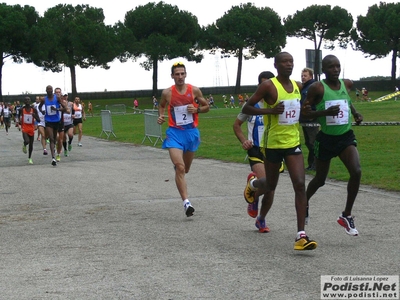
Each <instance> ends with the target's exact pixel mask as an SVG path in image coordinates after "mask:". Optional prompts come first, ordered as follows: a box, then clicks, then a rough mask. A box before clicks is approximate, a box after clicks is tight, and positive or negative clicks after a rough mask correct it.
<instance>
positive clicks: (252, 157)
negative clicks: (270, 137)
mask: <svg viewBox="0 0 400 300" xmlns="http://www.w3.org/2000/svg"><path fill="white" fill-rule="evenodd" d="M247 157H248V159H249V163H250V166H251V167H252V166H254V165H256V164H263V163H264V159H265V156H264V153H263V152H262V150H261V148H260V147H257V146H253V147H252V148H251V149H249V150H247Z"/></svg>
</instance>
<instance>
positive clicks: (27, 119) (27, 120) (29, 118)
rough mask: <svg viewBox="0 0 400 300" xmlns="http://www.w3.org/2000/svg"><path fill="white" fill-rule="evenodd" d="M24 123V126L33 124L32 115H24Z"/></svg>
mask: <svg viewBox="0 0 400 300" xmlns="http://www.w3.org/2000/svg"><path fill="white" fill-rule="evenodd" d="M24 123H25V124H33V117H32V115H26V114H24Z"/></svg>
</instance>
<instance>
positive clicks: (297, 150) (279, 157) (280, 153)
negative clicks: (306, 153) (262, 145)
mask: <svg viewBox="0 0 400 300" xmlns="http://www.w3.org/2000/svg"><path fill="white" fill-rule="evenodd" d="M302 153H303V151H302V150H301V146H300V145H297V146H296V147H293V148H288V149H271V148H267V149H266V150H265V159H266V160H268V161H269V162H271V163H273V164H280V163H282V162H283V160H284V158H285V157H286V156H289V155H299V154H302Z"/></svg>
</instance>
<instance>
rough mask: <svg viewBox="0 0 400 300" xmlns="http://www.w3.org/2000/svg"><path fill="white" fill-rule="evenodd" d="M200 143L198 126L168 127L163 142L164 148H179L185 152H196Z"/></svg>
mask: <svg viewBox="0 0 400 300" xmlns="http://www.w3.org/2000/svg"><path fill="white" fill-rule="evenodd" d="M199 145H200V131H199V130H198V129H197V128H191V129H178V128H175V127H168V129H167V131H166V138H165V140H164V142H163V144H162V148H163V149H168V148H177V149H181V150H182V151H183V152H187V151H190V152H195V151H196V150H197V149H198V148H199Z"/></svg>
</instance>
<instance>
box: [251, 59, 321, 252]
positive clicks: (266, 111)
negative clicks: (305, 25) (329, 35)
mask: <svg viewBox="0 0 400 300" xmlns="http://www.w3.org/2000/svg"><path fill="white" fill-rule="evenodd" d="M274 66H275V68H276V69H277V72H278V75H277V76H276V77H274V78H271V79H270V80H266V81H264V82H263V83H261V84H260V85H259V86H258V87H257V90H256V91H255V93H254V94H253V95H252V96H251V97H250V99H249V101H247V103H246V105H244V106H243V113H245V114H249V115H260V114H262V115H268V116H267V117H265V119H264V122H265V125H264V126H265V133H264V139H263V147H265V162H264V165H265V176H266V177H265V182H262V180H259V179H257V178H256V177H255V176H252V177H250V178H249V180H248V182H247V186H246V189H245V191H244V194H245V198H246V201H247V202H248V203H250V204H251V203H253V202H254V191H256V190H257V189H258V188H265V192H264V199H263V202H264V201H265V202H267V203H272V202H273V199H274V195H275V189H276V186H277V184H278V180H279V174H280V173H279V169H280V167H281V164H282V161H283V160H285V164H286V167H287V169H288V171H289V174H290V179H291V181H292V186H293V189H294V192H295V199H294V200H295V208H296V215H297V234H296V237H295V242H294V250H313V249H315V248H316V247H317V243H316V242H315V241H313V240H310V239H309V238H308V236H307V234H306V232H305V230H304V226H305V217H306V207H307V197H306V193H305V170H304V157H303V153H302V150H301V147H300V132H299V117H300V97H301V95H300V91H301V87H302V84H301V83H300V82H296V81H294V80H292V79H290V76H291V75H292V71H293V67H294V63H293V56H292V55H291V54H289V53H288V52H281V53H278V54H277V55H276V56H275V60H274ZM262 99H263V100H264V105H263V107H262V108H257V107H255V106H256V104H257V103H259V102H260V101H261V100H262ZM268 212H269V208H268V207H266V209H265V210H263V209H262V210H261V211H260V213H259V216H258V221H259V224H261V225H264V226H266V222H265V218H266V215H267V214H268Z"/></svg>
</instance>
